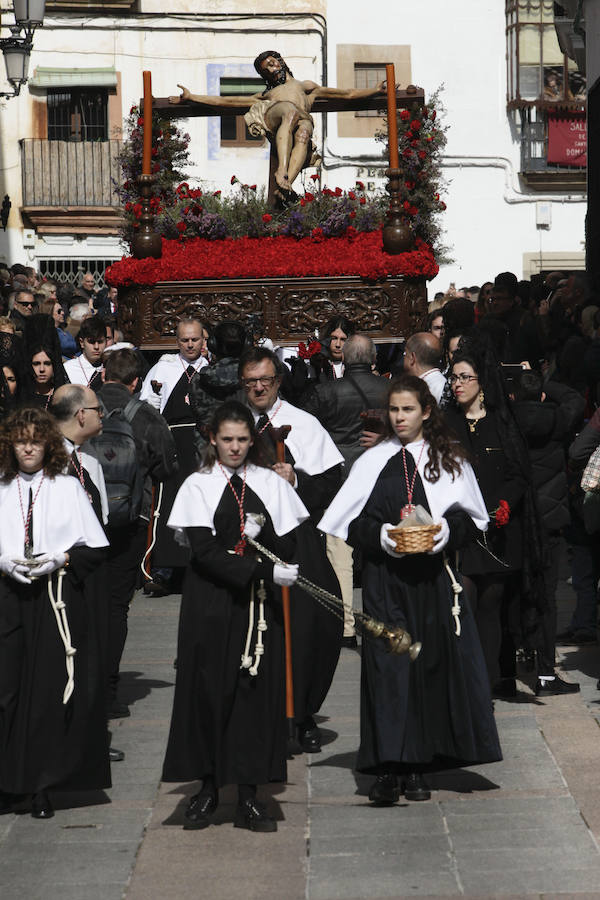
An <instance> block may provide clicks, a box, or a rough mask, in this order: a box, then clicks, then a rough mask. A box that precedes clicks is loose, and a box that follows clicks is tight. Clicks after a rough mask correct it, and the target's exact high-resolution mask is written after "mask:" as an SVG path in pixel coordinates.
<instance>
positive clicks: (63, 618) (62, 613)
mask: <svg viewBox="0 0 600 900" xmlns="http://www.w3.org/2000/svg"><path fill="white" fill-rule="evenodd" d="M65 575H66V572H65V570H64V569H59V570H58V577H57V586H56V599H55V598H54V588H53V586H52V573H50V574H49V575H48V597H49V598H50V605H51V606H52V610H53V612H54V616H55V618H56V624H57V625H58V633H59V634H60V637H61V640H62V642H63V644H64V647H65V663H66V667H67V684H66V686H65V690H64V693H63V705H64V704H65V703H68V702H69V700H70V698H71V696H72V694H73V691H74V690H75V660H74V659H73V657H74V656H75V654H76V652H77V651H76V649H75V647H73V645H72V644H71V632H70V630H69V620H68V619H67V607H66V604H65V603H64V601H63V598H62V586H63V578H64V577H65Z"/></svg>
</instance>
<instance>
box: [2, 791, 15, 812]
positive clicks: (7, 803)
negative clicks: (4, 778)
mask: <svg viewBox="0 0 600 900" xmlns="http://www.w3.org/2000/svg"><path fill="white" fill-rule="evenodd" d="M12 808H13V798H12V794H7V793H6V792H5V791H0V816H5V815H6V814H7V813H10V812H12Z"/></svg>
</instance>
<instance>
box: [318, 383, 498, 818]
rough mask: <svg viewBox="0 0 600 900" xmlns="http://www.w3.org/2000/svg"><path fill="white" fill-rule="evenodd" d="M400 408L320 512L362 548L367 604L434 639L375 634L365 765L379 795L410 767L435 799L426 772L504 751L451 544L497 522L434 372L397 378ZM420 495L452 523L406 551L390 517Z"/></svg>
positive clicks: (366, 668)
mask: <svg viewBox="0 0 600 900" xmlns="http://www.w3.org/2000/svg"><path fill="white" fill-rule="evenodd" d="M389 416H390V425H391V429H392V432H393V436H392V437H391V438H389V439H388V440H386V441H383V442H382V443H381V444H379V445H377V446H376V447H374V448H372V449H371V450H368V451H367V452H366V453H365V454H363V456H362V457H361V458H360V459H359V460H358V461H357V463H355V465H354V467H353V468H352V471H351V472H350V476H349V477H348V479H347V481H346V483H345V484H344V487H343V488H342V490H341V491H340V493H339V494H338V497H337V498H336V500H334V502H333V504H332V507H331V508H330V510H329V512H328V513H327V515H326V516H325V517H324V519H323V520H322V521H321V523H320V527H321V528H323V529H325V530H326V531H328V532H329V533H332V534H337V536H338V537H344V536H345V535H344V532H345V530H346V529H347V538H348V543H350V544H351V545H352V546H354V547H358V548H360V550H361V551H362V553H363V607H364V610H365V612H367V613H368V614H369V615H371V616H373V618H375V619H378V620H379V621H383V622H386V623H389V624H391V625H399V626H401V627H402V628H404V629H406V630H407V631H408V632H409V633H410V635H411V637H412V639H413V641H421V642H422V645H423V646H422V650H421V653H420V654H419V656H418V657H417V659H416V660H415V661H414V662H410V660H409V657H408V656H406V655H404V656H401V657H396V656H392V655H390V654H388V653H386V652H385V650H384V649H383V648H382V647H381V646H380V645H379V644H378V643H377V642H376V641H369V640H365V641H363V654H362V677H361V741H360V749H359V752H358V759H357V769H358V771H360V772H367V773H371V774H374V775H376V776H377V778H376V781H375V782H374V784H373V786H372V788H371V791H370V793H369V799H370V800H371V801H372V802H374V803H377V804H386V803H393V802H395V801H396V800H397V799H398V796H399V789H398V775H401V776H402V778H403V786H402V787H403V791H404V796H405V798H406V799H407V800H427V799H429V797H430V796H431V795H430V791H429V789H428V788H427V785H426V784H425V781H424V779H423V773H424V772H428V771H435V770H440V769H448V768H452V767H461V766H468V765H475V764H478V763H485V762H495V761H497V760H499V759H501V751H500V745H499V742H498V734H497V731H496V726H495V723H494V718H493V712H492V702H491V697H490V689H489V685H488V681H487V676H486V670H485V663H484V660H483V656H482V653H481V647H480V644H479V640H478V637H477V629H476V627H475V622H474V620H473V616H472V614H471V611H470V609H469V607H468V605H467V603H466V602H465V601H464V600H462V599H461V595H460V594H459V595H458V598H455V597H454V595H453V586H452V581H451V578H450V576H449V573H448V571H447V568H446V558H445V556H444V554H443V553H442V551H443V550H445V551H446V552H449V551H452V550H455V549H456V548H458V547H460V546H462V545H463V544H465V543H467V542H468V541H470V540H471V539H472V538H473V536H474V535H475V534H476V527H479V528H481V527H485V526H486V524H487V515H486V512H485V507H484V505H483V500H482V498H481V494H480V492H479V489H478V487H477V483H476V481H475V478H474V476H473V472H472V470H471V468H470V466H469V464H468V463H467V462H465V460H464V454H463V453H462V451H461V450H460V448H459V447H458V446H457V445H456V444H454V443H452V441H451V439H450V435H449V433H448V431H447V430H446V428H445V426H444V422H443V419H442V418H441V413H440V412H439V411H438V408H437V405H436V403H435V400H434V399H433V397H432V396H431V394H430V393H429V390H428V388H427V385H426V383H425V382H424V381H422V380H421V379H420V378H415V377H413V376H408V375H405V376H402V377H401V378H400V379H398V380H396V381H394V382H393V383H392V385H391V387H390V394H389ZM365 501H366V502H365ZM417 505H421V506H422V507H423V508H424V509H425V510H426V511H427V512H429V513H430V514H431V516H432V518H433V521H434V522H436V523H439V524H440V525H441V530H440V532H439V533H438V535H436V538H435V545H434V548H433V550H432V551H431V555H427V554H423V553H417V554H414V555H412V554H407V555H403V554H397V553H396V552H395V544H394V542H393V541H392V540H391V538H390V537H389V536H388V534H387V532H388V529H389V528H391V527H392V524H391V523H396V522H398V521H399V520H400V519H402V518H403V517H404V515H405V514H406V513H407V512H408V511H409V510H410V509H411V508H414V507H415V506H417ZM457 600H460V603H459V602H457ZM461 605H462V609H461V608H460V606H461Z"/></svg>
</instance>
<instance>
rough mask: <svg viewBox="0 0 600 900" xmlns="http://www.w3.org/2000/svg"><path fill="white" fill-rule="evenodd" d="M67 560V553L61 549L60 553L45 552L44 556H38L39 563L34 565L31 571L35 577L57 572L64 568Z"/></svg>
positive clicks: (37, 561)
mask: <svg viewBox="0 0 600 900" xmlns="http://www.w3.org/2000/svg"><path fill="white" fill-rule="evenodd" d="M66 561H67V554H66V553H61V552H60V551H59V552H58V553H43V554H42V556H38V557H36V560H35V562H36V563H37V564H38V565H36V566H35V567H32V568H31V569H30V573H31V575H33V577H34V578H39V577H40V576H42V575H50V573H51V572H56V570H57V569H60V568H62V566H64V564H65V563H66Z"/></svg>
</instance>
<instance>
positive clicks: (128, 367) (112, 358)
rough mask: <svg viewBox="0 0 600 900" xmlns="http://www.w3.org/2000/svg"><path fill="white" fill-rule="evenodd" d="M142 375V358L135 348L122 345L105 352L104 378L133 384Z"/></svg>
mask: <svg viewBox="0 0 600 900" xmlns="http://www.w3.org/2000/svg"><path fill="white" fill-rule="evenodd" d="M140 375H141V364H140V359H139V357H138V355H137V353H136V352H135V350H130V349H129V347H122V348H121V349H120V350H108V351H107V352H106V353H105V354H104V380H105V381H117V382H118V383H119V384H131V383H132V382H133V381H135V380H136V378H139V377H140Z"/></svg>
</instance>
